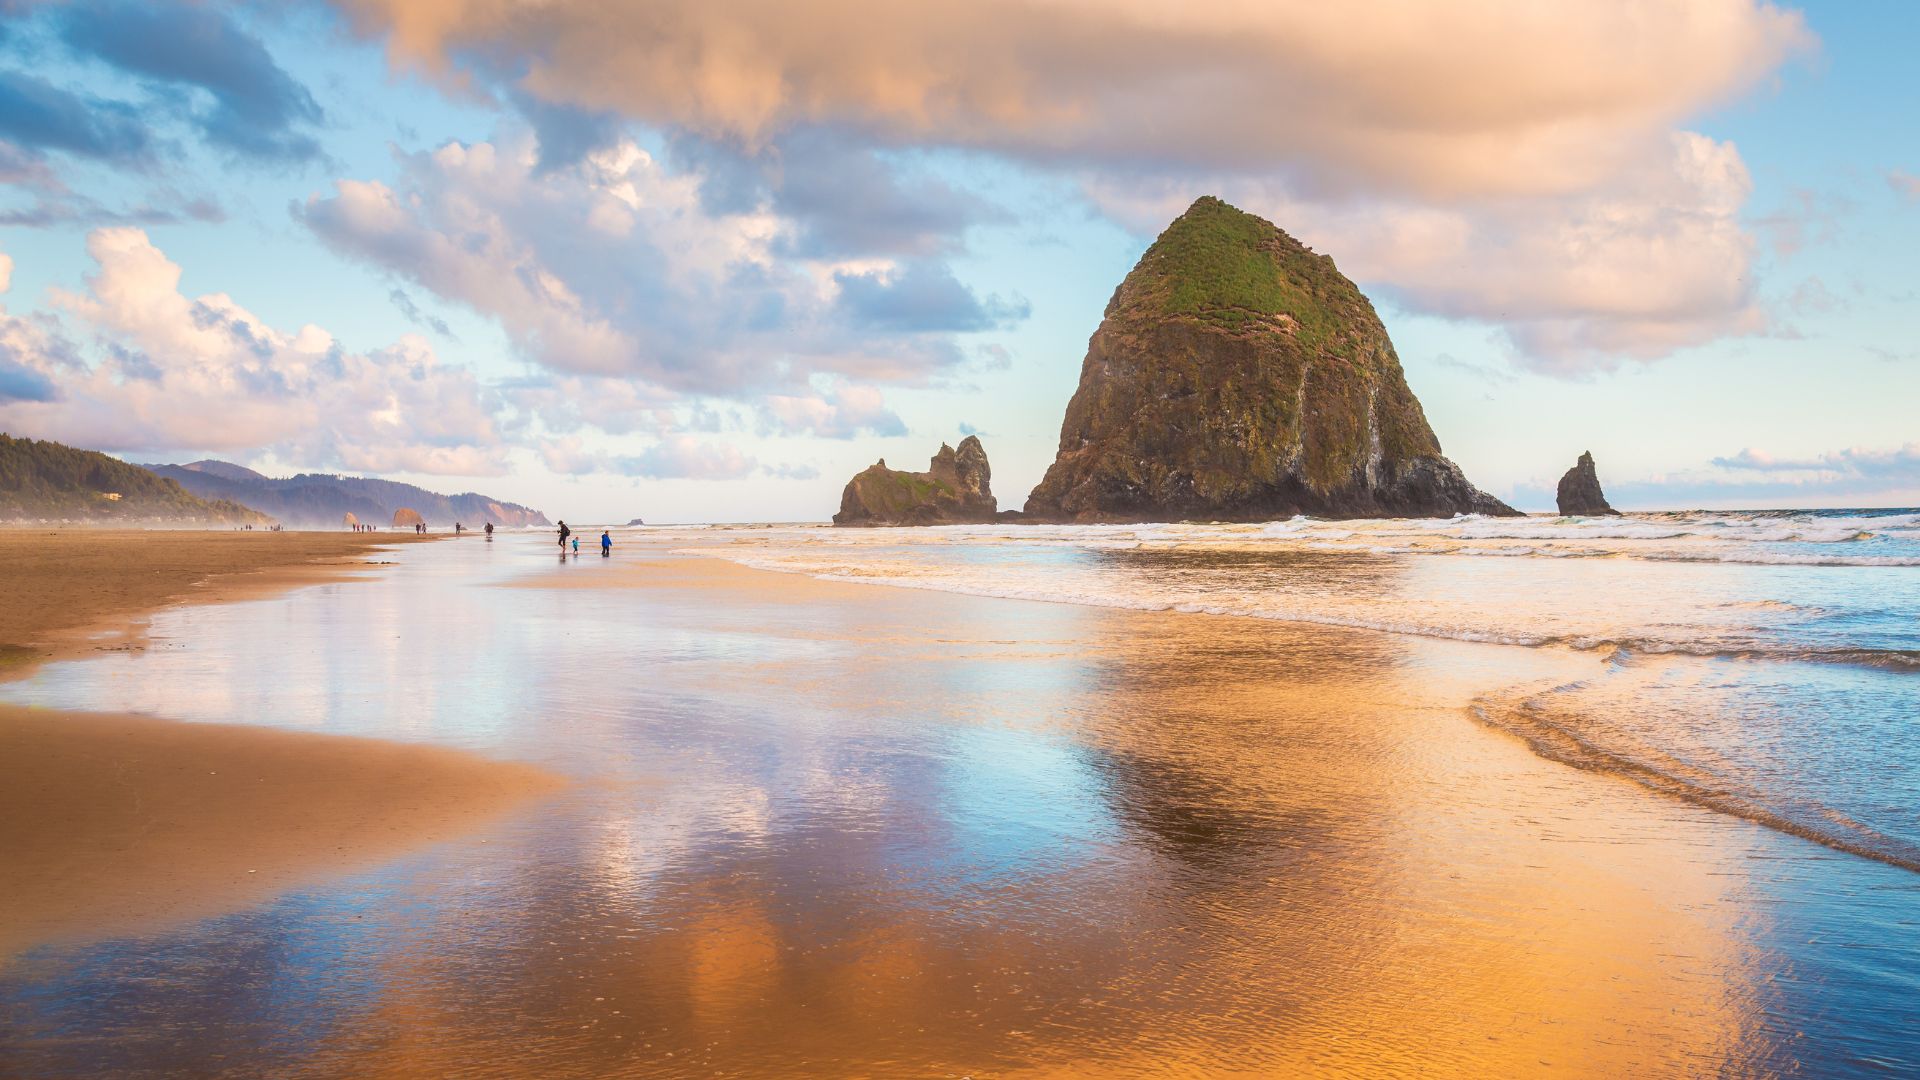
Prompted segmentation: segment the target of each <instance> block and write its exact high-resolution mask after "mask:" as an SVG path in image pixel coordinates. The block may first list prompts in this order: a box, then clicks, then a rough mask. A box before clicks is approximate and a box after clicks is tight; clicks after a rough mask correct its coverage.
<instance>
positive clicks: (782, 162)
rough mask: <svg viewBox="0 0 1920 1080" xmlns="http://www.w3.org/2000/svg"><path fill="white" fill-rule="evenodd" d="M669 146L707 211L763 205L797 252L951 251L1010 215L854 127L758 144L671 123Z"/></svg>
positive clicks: (801, 132)
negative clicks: (696, 181)
mask: <svg viewBox="0 0 1920 1080" xmlns="http://www.w3.org/2000/svg"><path fill="white" fill-rule="evenodd" d="M668 145H669V148H670V151H671V157H672V159H673V161H674V162H675V163H676V164H678V165H680V166H682V167H683V168H685V169H687V170H688V171H690V172H693V173H695V174H696V175H698V176H699V178H700V197H701V202H702V205H703V206H705V207H706V208H707V209H708V210H709V211H710V212H718V213H724V212H739V211H741V210H747V209H754V208H758V207H765V208H766V209H767V210H769V211H770V212H772V213H774V214H777V215H779V216H780V218H781V219H783V220H784V221H785V222H786V223H787V224H788V225H789V226H790V230H791V231H790V232H789V233H788V234H787V235H784V236H782V237H781V238H780V239H779V241H778V246H779V250H780V251H781V252H782V253H783V254H788V255H794V256H798V257H801V258H808V259H835V258H858V257H864V256H874V255H881V256H910V257H926V256H930V255H942V254H950V253H953V252H956V251H958V250H960V248H961V247H962V244H963V240H964V237H965V235H966V233H967V232H968V231H969V230H970V229H972V228H974V227H976V226H979V225H985V224H1005V223H1007V222H1009V221H1010V220H1011V216H1010V215H1008V214H1007V213H1006V212H1005V211H1003V210H1001V209H1000V208H998V207H996V206H994V205H992V204H990V203H988V202H987V201H986V200H985V199H982V198H980V197H979V196H977V195H975V194H973V193H971V192H968V191H964V190H961V189H959V188H956V187H954V186H952V185H951V184H949V183H948V182H947V181H945V180H944V179H942V178H941V177H940V176H938V175H937V174H936V173H934V172H933V171H932V170H931V169H929V168H927V167H925V163H917V164H916V163H910V162H908V161H905V160H903V158H902V156H901V155H899V154H895V153H886V152H882V151H880V150H877V149H875V148H873V147H872V146H871V145H870V144H868V143H867V142H866V141H865V140H863V139H862V138H861V137H860V136H859V134H858V133H855V132H848V131H843V130H839V129H834V128H829V127H806V128H801V129H798V130H795V131H791V132H786V133H783V134H782V135H781V136H780V137H779V138H778V139H776V140H775V141H773V142H772V143H770V144H768V145H766V146H763V147H760V148H758V149H757V150H756V149H751V148H747V147H743V146H741V145H739V144H737V143H735V142H732V141H729V140H725V139H709V138H703V137H701V136H698V135H695V134H693V133H691V132H686V131H671V132H670V133H669V144H668Z"/></svg>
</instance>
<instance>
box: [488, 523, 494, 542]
mask: <svg viewBox="0 0 1920 1080" xmlns="http://www.w3.org/2000/svg"><path fill="white" fill-rule="evenodd" d="M487 539H489V540H491V539H493V522H491V521H489V522H487Z"/></svg>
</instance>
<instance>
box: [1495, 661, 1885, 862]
mask: <svg viewBox="0 0 1920 1080" xmlns="http://www.w3.org/2000/svg"><path fill="white" fill-rule="evenodd" d="M1583 686H1584V684H1581V683H1571V684H1565V685H1561V686H1556V687H1554V688H1552V689H1550V690H1546V691H1544V692H1539V693H1533V694H1521V695H1512V696H1502V695H1483V696H1482V697H1480V698H1477V699H1475V700H1474V702H1473V704H1472V705H1471V706H1470V711H1471V712H1472V713H1473V715H1474V716H1475V717H1477V718H1478V719H1479V720H1480V721H1481V722H1482V723H1484V724H1486V725H1487V726H1489V727H1492V728H1495V729H1497V730H1500V731H1505V732H1507V733H1508V734H1511V735H1514V736H1516V737H1518V738H1519V739H1521V740H1522V741H1523V742H1525V743H1526V744H1527V745H1528V746H1529V747H1531V748H1532V749H1533V751H1534V752H1535V753H1537V754H1539V755H1540V756H1541V757H1544V758H1547V759H1548V760H1550V761H1557V762H1560V763H1561V764H1563V765H1570V766H1572V767H1574V768H1577V769H1584V770H1587V771H1590V772H1598V773H1604V774H1606V775H1609V776H1617V777H1620V778H1622V779H1625V780H1630V781H1632V782H1634V783H1636V784H1639V785H1640V786H1642V787H1645V788H1648V789H1650V790H1652V791H1656V792H1660V793H1662V794H1665V795H1670V796H1672V797H1674V798H1678V799H1681V800H1684V801H1686V802H1689V803H1692V804H1693V805H1695V806H1699V807H1703V808H1705V809H1708V810H1712V811H1715V812H1716V813H1722V814H1727V815H1729V816H1732V817H1737V818H1741V819H1743V820H1746V821H1751V822H1753V823H1754V824H1757V825H1761V826H1764V827H1766V828H1769V829H1773V830H1775V831H1777V832H1782V833H1786V834H1788V835H1790V836H1797V837H1799V838H1801V839H1803V840H1811V841H1813V842H1814V843H1816V844H1821V845H1824V846H1826V847H1829V848H1832V849H1834V850H1836V851H1842V852H1846V853H1847V854H1850V855H1858V856H1860V857H1861V858H1865V859H1872V860H1874V861H1875V862H1882V863H1886V864H1888V865H1889V866H1897V867H1900V868H1901V869H1903V870H1911V871H1914V872H1916V873H1920V845H1916V844H1914V843H1912V842H1911V841H1908V840H1904V839H1901V838H1900V837H1896V836H1889V835H1888V834H1886V833H1884V832H1881V831H1879V830H1878V829H1875V828H1873V827H1871V826H1869V825H1866V824H1864V823H1862V822H1860V821H1857V820H1855V819H1854V818H1852V817H1850V816H1849V815H1847V814H1845V813H1843V812H1842V811H1840V810H1838V809H1835V808H1834V807H1831V806H1826V805H1823V804H1820V803H1817V802H1812V801H1809V800H1804V799H1792V798H1788V797H1785V796H1783V795H1780V794H1778V793H1774V792H1768V791H1764V790H1760V789H1758V788H1755V787H1753V786H1751V785H1749V784H1746V783H1743V782H1742V781H1741V779H1740V778H1739V777H1736V776H1732V775H1728V774H1727V773H1725V772H1724V771H1720V770H1714V769H1709V768H1705V767H1703V766H1701V765H1699V764H1697V763H1694V762H1690V761H1687V760H1684V759H1682V758H1680V757H1678V756H1676V755H1672V754H1667V753H1664V752H1661V751H1659V750H1656V749H1653V748H1650V747H1644V746H1627V745H1608V744H1607V743H1606V741H1605V739H1604V737H1602V736H1599V735H1596V734H1595V733H1594V732H1593V731H1592V730H1591V729H1590V726H1589V725H1587V724H1583V723H1582V722H1581V717H1580V716H1579V715H1578V714H1577V713H1575V714H1573V715H1565V714H1562V713H1560V712H1558V711H1556V710H1555V709H1554V708H1553V707H1552V706H1551V704H1550V703H1549V702H1550V699H1551V698H1552V697H1554V696H1555V695H1564V694H1567V693H1569V692H1570V691H1577V690H1579V689H1581V688H1582V687H1583Z"/></svg>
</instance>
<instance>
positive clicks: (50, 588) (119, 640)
mask: <svg viewBox="0 0 1920 1080" xmlns="http://www.w3.org/2000/svg"><path fill="white" fill-rule="evenodd" d="M424 539H425V540H440V539H445V537H427V538H424ZM422 542H424V540H423V538H420V537H416V536H412V535H407V534H396V535H384V534H380V533H349V532H328V533H318V532H280V533H275V532H262V531H253V532H246V531H240V530H232V529H228V530H189V529H153V530H144V529H111V528H90V527H81V526H62V527H43V526H19V527H8V528H0V566H4V567H5V568H6V570H5V573H0V681H5V680H9V679H17V678H21V677H23V676H25V675H27V674H29V673H30V672H32V670H33V669H34V668H36V667H38V666H40V665H41V664H44V663H48V662H51V661H55V660H66V659H74V658H77V657H80V656H85V655H88V654H90V653H94V652H99V651H106V650H112V651H128V650H132V651H139V650H142V649H145V648H147V647H148V646H149V644H150V643H149V641H148V639H147V637H146V625H147V620H148V617H149V616H151V615H152V614H153V613H154V612H155V611H158V610H160V609H162V608H165V607H169V606H173V605H176V604H219V603H228V602H232V601H237V600H248V599H255V598H258V597H264V596H271V595H274V594H276V593H280V592H284V591H286V590H288V589H296V588H299V587H301V586H303V585H317V584H322V583H324V582H329V581H337V580H345V579H349V578H351V577H352V576H353V574H354V573H355V572H356V571H359V570H363V569H365V568H366V567H367V566H368V565H370V564H371V563H372V562H373V560H372V559H370V558H368V556H370V555H372V554H373V553H375V552H377V551H379V550H380V549H381V548H385V547H391V546H393V545H396V544H410V543H422Z"/></svg>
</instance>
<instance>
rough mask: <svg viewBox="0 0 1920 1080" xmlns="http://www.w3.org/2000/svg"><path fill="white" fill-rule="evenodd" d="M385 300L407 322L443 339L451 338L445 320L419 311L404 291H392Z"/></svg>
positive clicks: (450, 331) (417, 306)
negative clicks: (390, 303) (391, 304)
mask: <svg viewBox="0 0 1920 1080" xmlns="http://www.w3.org/2000/svg"><path fill="white" fill-rule="evenodd" d="M387 299H388V300H390V301H392V302H393V306H394V307H396V308H398V309H399V311H400V314H402V315H404V316H406V318H407V321H408V322H410V323H413V324H414V325H416V326H424V327H426V328H427V329H429V330H432V331H433V332H434V333H436V334H439V335H440V336H441V337H444V338H450V337H452V336H453V331H452V330H451V329H450V328H448V326H447V321H446V320H445V319H442V318H440V317H439V316H438V315H434V314H432V313H431V312H426V311H421V310H420V305H418V304H416V303H414V302H413V297H411V296H408V295H407V292H406V290H405V289H395V290H393V291H392V292H390V293H388V294H387Z"/></svg>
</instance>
